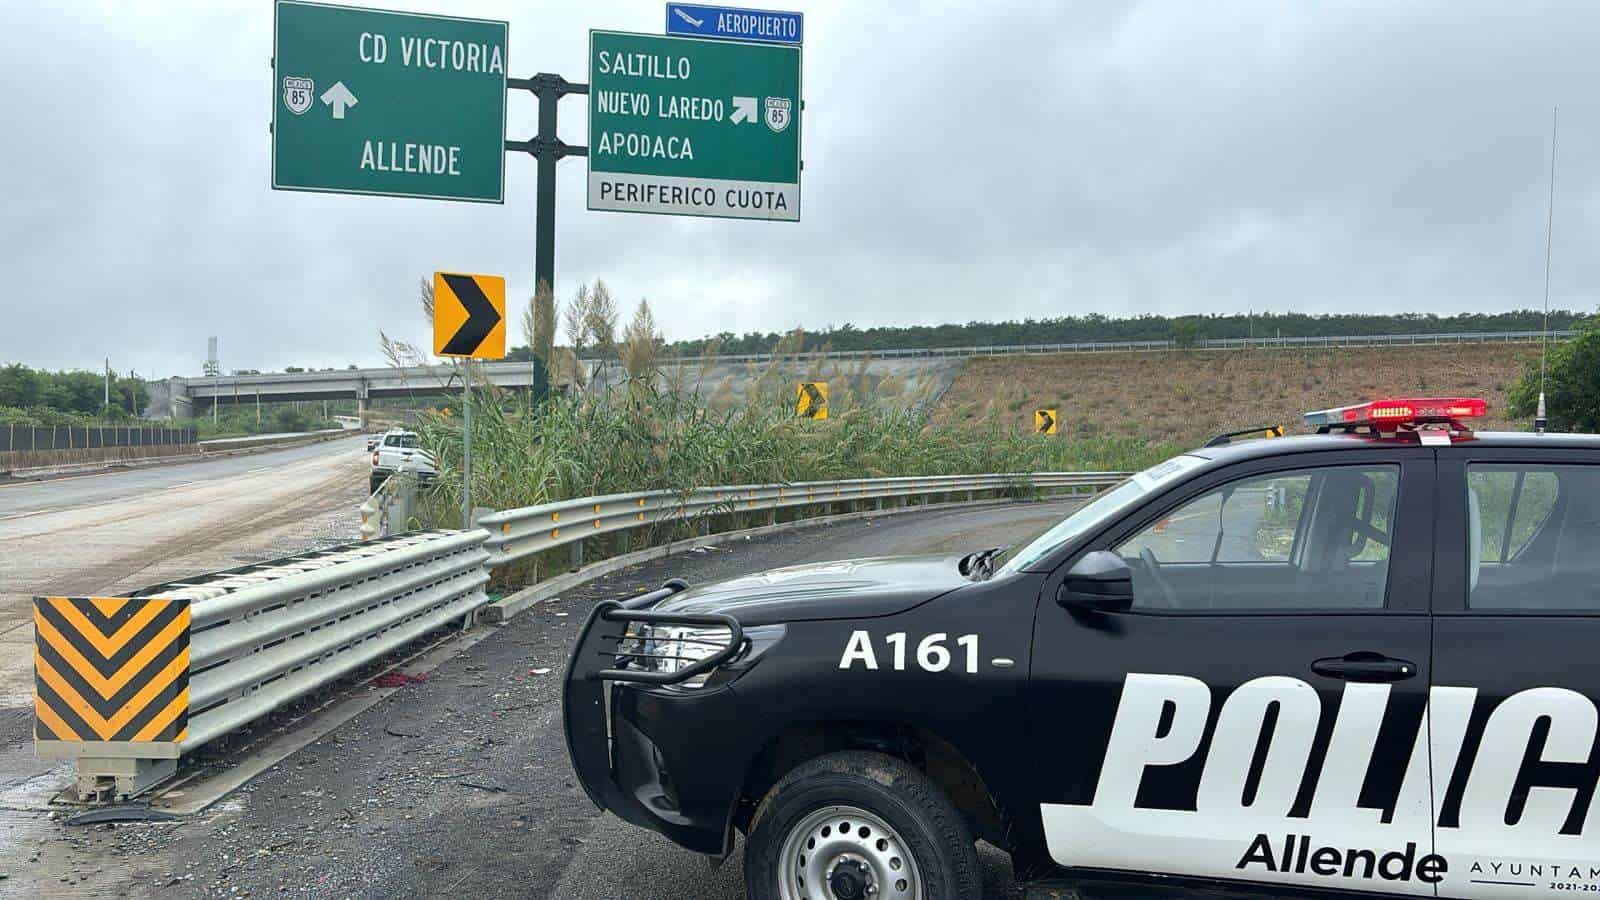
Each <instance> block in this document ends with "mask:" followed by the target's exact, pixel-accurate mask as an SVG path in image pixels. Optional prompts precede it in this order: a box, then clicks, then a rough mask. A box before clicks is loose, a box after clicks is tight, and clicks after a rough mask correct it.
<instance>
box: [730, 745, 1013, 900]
mask: <svg viewBox="0 0 1600 900" xmlns="http://www.w3.org/2000/svg"><path fill="white" fill-rule="evenodd" d="M852 820H853V821H852ZM846 823H847V824H848V834H846V833H845V832H844V831H843V830H841V829H840V827H839V826H840V825H841V824H846ZM883 826H887V830H885V829H884V827H883ZM819 846H820V847H823V848H824V849H822V850H821V851H820V852H809V851H816V850H817V848H818V847H819ZM902 856H909V859H902V858H901V857H902ZM744 873H745V875H744V877H745V893H746V895H747V896H748V897H749V898H751V900H797V898H807V900H810V898H817V897H825V898H835V897H839V898H844V897H848V896H849V895H850V893H851V890H852V889H859V888H861V886H862V882H863V881H865V882H866V883H867V884H870V885H872V886H874V887H875V888H876V889H875V890H874V891H873V892H872V893H870V894H868V893H866V892H865V891H864V890H862V891H860V892H859V897H860V900H912V898H920V900H977V898H979V897H981V896H982V893H983V879H982V877H981V875H980V872H979V869H978V852H977V848H976V847H975V846H974V844H973V840H972V833H971V832H970V831H969V830H968V829H967V823H966V820H964V819H963V818H962V817H961V814H960V813H959V812H957V811H956V808H955V806H954V805H952V804H951V803H950V799H949V798H948V797H946V796H945V795H944V792H943V791H941V790H940V789H939V787H938V786H937V785H935V784H934V783H933V782H932V781H930V780H929V779H928V777H927V776H926V775H923V774H922V773H921V772H919V771H917V770H916V769H913V768H912V767H911V766H909V765H906V764H905V763H904V762H901V761H900V760H898V759H895V758H894V757H892V756H886V755H884V754H882V753H870V752H866V751H848V752H843V753H833V754H829V755H827V756H822V757H818V758H817V759H813V760H811V761H809V762H806V763H804V764H802V765H800V766H797V767H796V768H795V769H794V770H793V771H791V772H790V773H789V774H787V775H785V776H783V778H782V779H780V780H779V781H778V783H777V784H776V785H774V786H773V788H772V790H771V791H768V792H767V796H766V797H765V798H763V799H762V801H761V804H760V805H759V806H757V807H756V812H755V816H754V818H752V819H751V822H750V833H749V837H748V839H747V840H746V841H745V850H744ZM791 878H792V879H793V881H792V882H791ZM830 879H839V881H838V882H837V883H838V886H839V887H840V888H843V889H844V890H841V891H838V892H836V891H835V890H834V884H835V882H832V881H830ZM818 882H821V883H818ZM919 888H920V892H919V890H918V889H919Z"/></svg>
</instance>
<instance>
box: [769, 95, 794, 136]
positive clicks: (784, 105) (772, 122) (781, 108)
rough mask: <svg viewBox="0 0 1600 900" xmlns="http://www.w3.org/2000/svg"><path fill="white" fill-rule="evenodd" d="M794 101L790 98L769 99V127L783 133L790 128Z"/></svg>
mask: <svg viewBox="0 0 1600 900" xmlns="http://www.w3.org/2000/svg"><path fill="white" fill-rule="evenodd" d="M793 105H794V101H793V100H790V99H789V98H788V97H768V98H767V127H768V128H771V129H772V130H773V131H782V130H784V129H785V128H788V127H789V111H790V108H791V107H792V106H793Z"/></svg>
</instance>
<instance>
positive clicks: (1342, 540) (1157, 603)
mask: <svg viewBox="0 0 1600 900" xmlns="http://www.w3.org/2000/svg"><path fill="white" fill-rule="evenodd" d="M1399 483H1400V470H1399V467H1398V466H1368V467H1353V466H1337V467H1327V468H1319V469H1300V470H1295V471H1291V472H1280V473H1273V474H1271V475H1262V476H1257V477H1255V478H1248V479H1244V480H1242V481H1237V482H1233V483H1230V484H1227V485H1224V486H1222V487H1219V488H1216V489H1214V490H1212V491H1209V492H1207V493H1205V494H1202V495H1201V496H1199V497H1196V498H1195V499H1193V500H1191V501H1189V502H1188V503H1186V504H1185V505H1183V506H1182V507H1180V508H1178V509H1177V510H1176V511H1174V512H1173V513H1171V514H1170V515H1168V516H1167V517H1166V518H1164V519H1162V520H1161V521H1159V522H1157V523H1155V524H1154V525H1151V526H1149V527H1147V528H1146V529H1144V530H1143V531H1141V532H1140V533H1139V534H1137V535H1135V536H1133V537H1132V538H1130V539H1128V540H1127V541H1125V542H1124V543H1123V544H1122V545H1121V546H1119V547H1118V548H1117V553H1118V554H1119V555H1120V556H1122V557H1123V558H1124V559H1126V560H1127V561H1128V564H1129V566H1131V567H1132V569H1133V586H1134V591H1133V594H1134V607H1135V608H1146V609H1161V608H1168V609H1180V610H1229V609H1235V610H1238V609H1289V610H1293V609H1328V608H1334V609H1340V608H1379V607H1382V606H1383V604H1384V597H1385V593H1386V591H1387V587H1388V574H1389V546H1390V535H1392V534H1393V529H1394V514H1395V505H1396V500H1397V496H1398V488H1399Z"/></svg>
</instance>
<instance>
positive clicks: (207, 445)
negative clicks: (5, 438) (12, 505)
mask: <svg viewBox="0 0 1600 900" xmlns="http://www.w3.org/2000/svg"><path fill="white" fill-rule="evenodd" d="M357 433H358V432H354V431H348V430H346V429H343V428H336V429H329V430H327V431H313V432H307V433H302V434H269V435H252V436H250V437H244V438H223V439H221V440H214V441H201V442H200V443H198V444H174V445H150V446H143V447H138V446H134V447H103V448H93V449H80V450H41V451H38V452H37V453H34V452H30V451H22V452H20V453H0V480H3V479H6V478H12V479H27V478H52V477H55V476H59V475H77V474H80V473H84V472H99V471H104V470H106V469H121V468H130V469H132V468H143V467H146V466H158V465H167V464H171V463H180V462H194V461H196V460H200V459H214V458H217V457H223V456H242V455H245V454H249V453H263V452H266V451H268V450H286V449H289V448H291V447H300V446H304V445H306V444H315V443H319V442H321V441H331V440H337V439H339V438H342V437H347V436H349V435H354V434H357Z"/></svg>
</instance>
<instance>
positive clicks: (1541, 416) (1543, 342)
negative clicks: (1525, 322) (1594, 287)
mask: <svg viewBox="0 0 1600 900" xmlns="http://www.w3.org/2000/svg"><path fill="white" fill-rule="evenodd" d="M1560 112H1561V107H1559V106H1552V107H1551V108H1550V203H1549V205H1548V206H1546V207H1545V218H1544V332H1543V333H1542V334H1541V335H1540V336H1539V410H1538V412H1536V413H1534V416H1533V431H1534V433H1535V434H1544V430H1545V427H1546V426H1547V425H1549V419H1547V418H1546V417H1545V413H1544V372H1545V360H1546V358H1547V357H1549V355H1550V241H1551V238H1552V237H1553V236H1554V234H1555V221H1556V116H1557V115H1559V114H1560Z"/></svg>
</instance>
